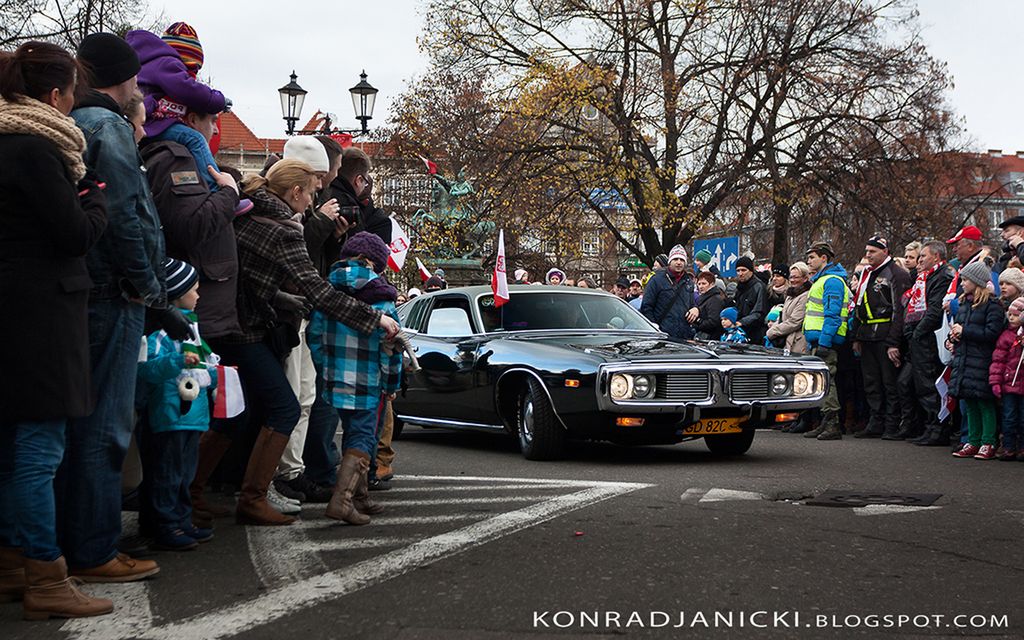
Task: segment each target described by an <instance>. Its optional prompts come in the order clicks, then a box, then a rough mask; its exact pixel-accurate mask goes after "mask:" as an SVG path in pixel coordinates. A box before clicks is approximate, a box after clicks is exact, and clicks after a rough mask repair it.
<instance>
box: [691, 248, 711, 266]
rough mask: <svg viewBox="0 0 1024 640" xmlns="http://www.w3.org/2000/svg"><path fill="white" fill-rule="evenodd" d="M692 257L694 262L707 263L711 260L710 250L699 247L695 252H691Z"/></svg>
mask: <svg viewBox="0 0 1024 640" xmlns="http://www.w3.org/2000/svg"><path fill="white" fill-rule="evenodd" d="M693 259H694V260H695V261H696V262H703V263H704V264H707V263H709V262H711V252H710V251H708V250H707V249H701V250H700V251H698V252H697V253H695V254H693Z"/></svg>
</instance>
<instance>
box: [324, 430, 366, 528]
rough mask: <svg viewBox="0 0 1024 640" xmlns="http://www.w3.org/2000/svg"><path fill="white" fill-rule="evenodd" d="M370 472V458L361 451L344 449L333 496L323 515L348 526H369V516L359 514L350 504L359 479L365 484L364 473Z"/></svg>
mask: <svg viewBox="0 0 1024 640" xmlns="http://www.w3.org/2000/svg"><path fill="white" fill-rule="evenodd" d="M369 470H370V456H368V455H366V454H365V453H363V452H362V451H356V450H355V449H346V450H345V451H343V452H342V456H341V469H339V470H338V483H337V484H335V485H334V495H332V496H331V501H330V502H328V503H327V511H326V512H325V515H326V516H327V517H328V518H331V519H332V520H344V521H345V522H347V523H349V524H369V522H370V516H368V515H365V514H362V513H359V511H357V510H356V507H355V505H354V504H353V503H352V494H353V493H355V490H356V487H357V486H358V485H359V479H360V478H362V481H363V483H365V482H366V472H367V471H369Z"/></svg>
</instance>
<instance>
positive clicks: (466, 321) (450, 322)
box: [426, 297, 474, 337]
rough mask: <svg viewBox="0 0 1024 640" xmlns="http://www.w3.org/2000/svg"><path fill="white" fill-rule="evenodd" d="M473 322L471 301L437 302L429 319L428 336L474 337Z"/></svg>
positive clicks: (451, 300) (457, 299)
mask: <svg viewBox="0 0 1024 640" xmlns="http://www.w3.org/2000/svg"><path fill="white" fill-rule="evenodd" d="M473 333H474V331H473V322H472V321H471V320H470V316H469V301H468V300H466V299H465V298H462V297H459V298H444V299H441V300H437V301H436V303H435V304H434V308H433V309H431V310H430V316H429V317H428V318H427V330H426V334H427V335H429V336H439V337H450V336H468V335H472V334H473Z"/></svg>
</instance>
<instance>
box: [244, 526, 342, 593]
mask: <svg viewBox="0 0 1024 640" xmlns="http://www.w3.org/2000/svg"><path fill="white" fill-rule="evenodd" d="M307 529H308V527H296V526H295V525H290V526H286V527H246V528H245V535H246V538H247V539H248V542H249V556H250V557H251V558H252V566H253V568H254V569H256V575H258V576H259V578H260V583H261V584H262V585H263V586H264V587H266V588H268V589H269V588H273V587H276V586H278V585H281V584H284V583H286V582H291V581H293V580H300V579H302V578H308V577H309V576H315V575H317V574H320V573H324V572H325V571H327V565H325V564H324V562H323V560H322V559H321V558H320V555H319V554H318V553H316V552H315V551H310V550H309V549H308V548H304V547H307V546H308V545H309V538H308V537H307V536H306V530H307Z"/></svg>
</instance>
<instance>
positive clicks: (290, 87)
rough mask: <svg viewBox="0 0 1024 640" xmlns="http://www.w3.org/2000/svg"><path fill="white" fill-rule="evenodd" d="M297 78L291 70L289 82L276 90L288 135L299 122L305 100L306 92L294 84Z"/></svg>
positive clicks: (297, 84) (293, 131)
mask: <svg viewBox="0 0 1024 640" xmlns="http://www.w3.org/2000/svg"><path fill="white" fill-rule="evenodd" d="M298 78H299V77H298V76H297V75H295V70H294V69H293V70H292V75H291V82H289V83H288V84H286V85H284V86H283V87H281V88H280V89H278V90H277V93H278V94H279V95H280V96H281V115H283V116H284V121H285V122H287V123H288V129H287V130H286V133H287V134H288V135H292V134H293V133H295V123H296V122H298V120H299V115H300V114H301V113H302V103H303V102H305V100H306V90H305V89H303V88H302V87H300V86H299V83H298V82H296V80H298Z"/></svg>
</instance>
